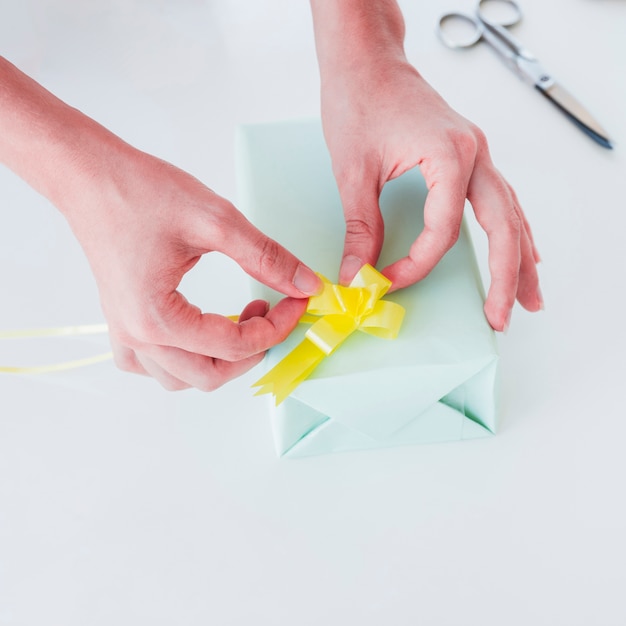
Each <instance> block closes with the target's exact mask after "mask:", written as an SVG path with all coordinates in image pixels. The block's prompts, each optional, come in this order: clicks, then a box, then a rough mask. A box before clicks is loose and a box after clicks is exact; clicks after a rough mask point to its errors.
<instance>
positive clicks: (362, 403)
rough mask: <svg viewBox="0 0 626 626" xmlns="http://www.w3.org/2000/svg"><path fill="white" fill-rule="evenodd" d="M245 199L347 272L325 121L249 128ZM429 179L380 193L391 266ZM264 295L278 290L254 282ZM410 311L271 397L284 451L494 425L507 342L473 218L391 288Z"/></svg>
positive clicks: (484, 432) (260, 217) (478, 433)
mask: <svg viewBox="0 0 626 626" xmlns="http://www.w3.org/2000/svg"><path fill="white" fill-rule="evenodd" d="M237 170H238V177H239V190H240V194H239V206H240V208H241V209H242V210H243V212H244V213H245V214H246V215H247V217H248V218H249V219H250V220H251V221H252V222H253V223H254V224H255V225H256V226H257V227H259V228H260V229H261V230H262V231H264V232H265V233H266V234H268V235H269V236H270V237H272V238H274V239H275V240H276V241H278V242H280V243H281V244H282V245H284V246H285V247H286V248H287V249H289V250H291V251H292V252H293V253H294V254H295V255H297V256H298V257H299V258H300V259H301V260H302V261H304V262H305V263H307V264H308V265H309V266H310V267H311V268H312V269H314V270H315V271H317V272H321V273H322V274H324V275H325V276H326V277H327V278H328V279H330V280H331V281H336V280H337V274H338V269H339V262H340V260H341V253H342V247H343V237H344V231H345V224H344V220H343V214H342V210H341V202H340V199H339V194H338V191H337V187H336V183H335V180H334V177H333V174H332V170H331V163H330V157H329V155H328V152H327V149H326V146H325V143H324V139H323V135H322V130H321V125H320V124H319V123H318V122H286V123H277V124H263V125H253V126H245V127H242V128H240V129H239V131H238V136H237ZM425 197H426V187H425V184H424V181H423V178H422V177H421V174H420V172H419V170H418V169H415V170H412V171H410V172H408V173H406V174H405V175H403V176H402V177H400V178H399V179H396V180H394V181H391V182H390V183H388V184H387V185H386V186H385V188H384V190H383V193H382V196H381V201H380V204H381V208H382V211H383V216H384V219H385V244H384V247H383V250H382V253H381V256H380V259H379V262H378V264H377V267H378V268H382V267H384V266H386V265H387V264H389V263H391V262H392V261H395V260H397V259H398V258H400V257H402V256H405V255H406V254H407V251H408V249H409V247H410V245H411V243H412V242H413V240H414V239H415V237H416V236H417V234H418V233H419V232H420V231H421V230H422V228H423V205H424V199H425ZM254 291H255V293H254V296H255V297H259V298H264V299H268V300H270V301H271V302H276V301H277V300H278V299H279V297H281V296H279V294H277V293H276V292H274V291H272V290H271V289H269V288H267V287H265V286H264V285H261V284H259V283H254ZM385 299H388V300H392V301H395V302H397V303H399V304H401V305H402V306H404V307H405V309H406V315H405V319H404V323H403V325H402V328H401V330H400V335H399V337H398V338H397V339H395V340H392V341H387V340H384V339H379V338H376V337H372V336H369V335H365V334H363V333H354V334H353V335H351V336H350V337H349V338H348V340H347V341H346V342H345V343H344V344H343V345H342V346H341V347H340V348H339V349H338V350H337V352H335V353H334V354H332V355H331V356H329V357H327V358H325V359H324V361H323V362H322V363H321V365H320V366H319V367H318V368H317V369H316V370H315V371H314V372H313V374H312V375H311V376H310V377H309V378H308V379H307V380H306V381H304V382H303V383H302V384H301V385H300V386H299V387H298V388H297V389H296V390H295V391H294V392H293V393H292V394H291V396H290V397H288V398H287V399H286V400H285V401H284V402H283V403H282V404H280V405H279V406H278V407H276V406H274V404H273V399H272V398H271V397H270V396H266V397H264V398H262V399H261V398H260V399H259V402H263V403H265V402H267V407H268V411H269V412H270V413H271V420H272V428H273V431H274V439H275V443H276V450H277V452H278V454H279V455H286V456H290V457H296V456H308V455H314V454H324V453H329V452H339V451H345V450H355V449H367V448H378V447H387V446H396V445H404V444H417V443H427V442H439V441H449V440H459V439H471V438H476V437H483V436H488V435H490V434H492V433H494V432H495V426H496V423H495V419H496V411H495V400H494V396H495V381H496V368H497V361H498V356H497V351H496V343H495V337H494V333H493V331H492V329H491V328H490V326H489V324H488V323H487V321H486V319H485V316H484V314H483V302H484V292H483V288H482V283H481V280H480V274H479V271H478V267H477V264H476V258H475V255H474V251H473V248H472V243H471V240H470V237H469V232H468V229H467V226H466V224H465V223H464V224H463V227H462V229H461V234H460V237H459V240H458V242H457V243H456V244H455V246H454V247H453V248H452V249H451V250H450V251H449V252H448V253H447V254H446V255H445V257H444V258H443V260H442V261H441V262H440V263H439V264H438V265H437V267H436V268H435V269H434V270H433V271H432V272H431V274H430V275H429V276H428V277H427V278H425V279H424V280H423V281H421V282H420V283H418V284H416V285H413V286H412V287H409V288H407V289H404V290H401V291H399V292H396V293H392V294H389V295H386V296H385ZM307 328H308V325H304V324H301V325H300V326H299V327H298V328H297V329H296V330H295V331H294V332H293V333H292V334H291V335H290V336H289V337H288V339H287V340H286V341H285V342H283V343H282V344H280V345H278V346H276V347H274V348H272V349H271V350H270V351H269V353H268V356H267V357H266V359H265V360H264V362H263V364H262V365H260V366H259V367H258V368H257V371H258V375H259V377H260V376H261V375H262V374H263V373H265V372H266V371H268V370H269V369H270V368H271V367H273V366H274V365H275V364H276V363H277V362H278V361H279V360H280V359H282V358H283V357H284V356H285V355H286V354H287V353H288V352H290V351H291V350H292V349H293V348H294V347H295V346H296V345H297V344H298V343H299V342H300V341H301V340H302V339H303V337H304V333H305V332H306V329H307Z"/></svg>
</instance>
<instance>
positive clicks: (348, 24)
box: [311, 0, 406, 81]
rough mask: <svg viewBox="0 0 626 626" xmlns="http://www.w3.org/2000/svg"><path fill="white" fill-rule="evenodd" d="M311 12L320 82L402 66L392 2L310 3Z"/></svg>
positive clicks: (400, 26)
mask: <svg viewBox="0 0 626 626" xmlns="http://www.w3.org/2000/svg"><path fill="white" fill-rule="evenodd" d="M311 9H312V13H313V24H314V29H315V43H316V49H317V57H318V62H319V67H320V75H321V78H322V81H324V80H327V79H329V78H332V77H333V76H336V75H341V74H345V73H350V74H352V75H354V74H355V73H356V72H360V71H368V72H376V71H379V70H383V69H384V68H385V67H387V66H389V65H397V64H398V63H403V62H404V63H406V56H405V53H404V33H405V29H404V19H403V17H402V13H401V11H400V9H399V7H398V5H397V3H396V2H395V0H374V1H372V0H336V1H331V2H329V1H327V0H311Z"/></svg>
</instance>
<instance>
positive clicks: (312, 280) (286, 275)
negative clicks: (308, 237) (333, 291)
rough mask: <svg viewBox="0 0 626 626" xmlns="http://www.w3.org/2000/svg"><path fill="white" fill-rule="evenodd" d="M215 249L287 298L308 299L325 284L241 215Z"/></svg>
mask: <svg viewBox="0 0 626 626" xmlns="http://www.w3.org/2000/svg"><path fill="white" fill-rule="evenodd" d="M215 249H216V250H219V251H220V252H223V253H224V254H226V255H228V256H229V257H230V258H231V259H233V260H235V261H236V262H237V263H238V264H239V265H240V266H241V267H242V268H243V270H244V271H245V272H246V273H247V274H249V275H250V276H252V277H253V278H256V279H257V280H258V281H260V282H262V283H263V284H265V285H267V286H268V287H271V288H272V289H276V291H279V292H280V293H283V294H285V295H287V296H291V297H293V298H305V297H308V296H313V295H315V294H317V293H319V292H320V291H321V289H322V281H321V280H320V279H319V277H318V276H317V275H316V274H315V272H313V270H311V269H310V268H309V267H307V266H306V265H305V264H304V263H302V262H301V261H300V260H299V259H298V258H297V257H295V256H294V255H293V254H291V252H289V251H288V250H287V249H285V248H283V246H281V245H280V244H279V243H278V242H276V241H274V240H273V239H270V238H269V237H267V236H266V235H264V234H263V233H262V232H261V231H260V230H259V229H258V228H256V227H255V226H253V225H252V224H251V223H250V222H249V221H248V220H247V219H246V218H245V217H244V216H243V215H242V214H241V213H239V212H238V211H236V212H235V217H234V228H232V230H229V232H227V233H225V236H224V237H223V242H222V243H221V245H220V246H218V247H216V248H215Z"/></svg>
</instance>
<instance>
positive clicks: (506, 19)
mask: <svg viewBox="0 0 626 626" xmlns="http://www.w3.org/2000/svg"><path fill="white" fill-rule="evenodd" d="M490 7H491V8H490ZM476 17H477V18H478V19H479V20H480V21H481V22H482V23H483V25H484V27H485V29H486V30H487V31H488V32H491V33H493V34H494V35H495V36H496V37H497V38H498V39H499V40H500V42H501V43H502V44H504V45H505V46H506V47H507V48H509V49H510V51H511V52H512V53H513V54H515V55H517V56H519V57H523V58H525V59H528V60H534V58H535V57H534V55H533V54H532V53H531V52H530V50H528V49H527V48H525V47H524V46H523V45H522V44H521V43H520V42H519V41H517V40H516V39H515V38H514V37H513V35H511V33H510V32H509V30H508V28H507V27H508V26H514V25H515V24H517V23H519V22H521V20H522V9H521V7H520V5H519V4H518V3H517V2H516V1H515V0H479V2H478V6H477V7H476ZM485 39H487V40H488V41H489V43H490V44H491V45H494V41H493V40H491V39H490V38H489V37H488V36H486V37H485ZM494 47H495V48H496V49H497V50H498V52H500V53H502V50H501V46H499V45H497V44H496V45H494ZM505 56H508V55H505Z"/></svg>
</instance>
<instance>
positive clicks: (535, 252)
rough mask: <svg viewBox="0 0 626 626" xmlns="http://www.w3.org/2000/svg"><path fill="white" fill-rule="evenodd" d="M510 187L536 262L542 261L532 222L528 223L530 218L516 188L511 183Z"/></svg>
mask: <svg viewBox="0 0 626 626" xmlns="http://www.w3.org/2000/svg"><path fill="white" fill-rule="evenodd" d="M508 187H509V191H510V193H511V195H512V196H513V201H514V202H515V206H516V207H517V213H518V215H519V216H520V218H521V220H522V223H523V225H524V230H525V231H526V234H527V236H528V238H529V239H530V245H531V250H532V255H533V260H534V261H535V263H541V255H540V254H539V251H538V250H537V246H536V245H535V239H534V237H533V232H532V229H531V228H530V224H529V223H528V220H527V219H526V215H525V214H524V211H523V210H522V208H521V206H522V205H521V204H520V201H519V199H518V197H517V194H516V193H515V189H513V188H512V187H511V186H510V185H509V186H508Z"/></svg>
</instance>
